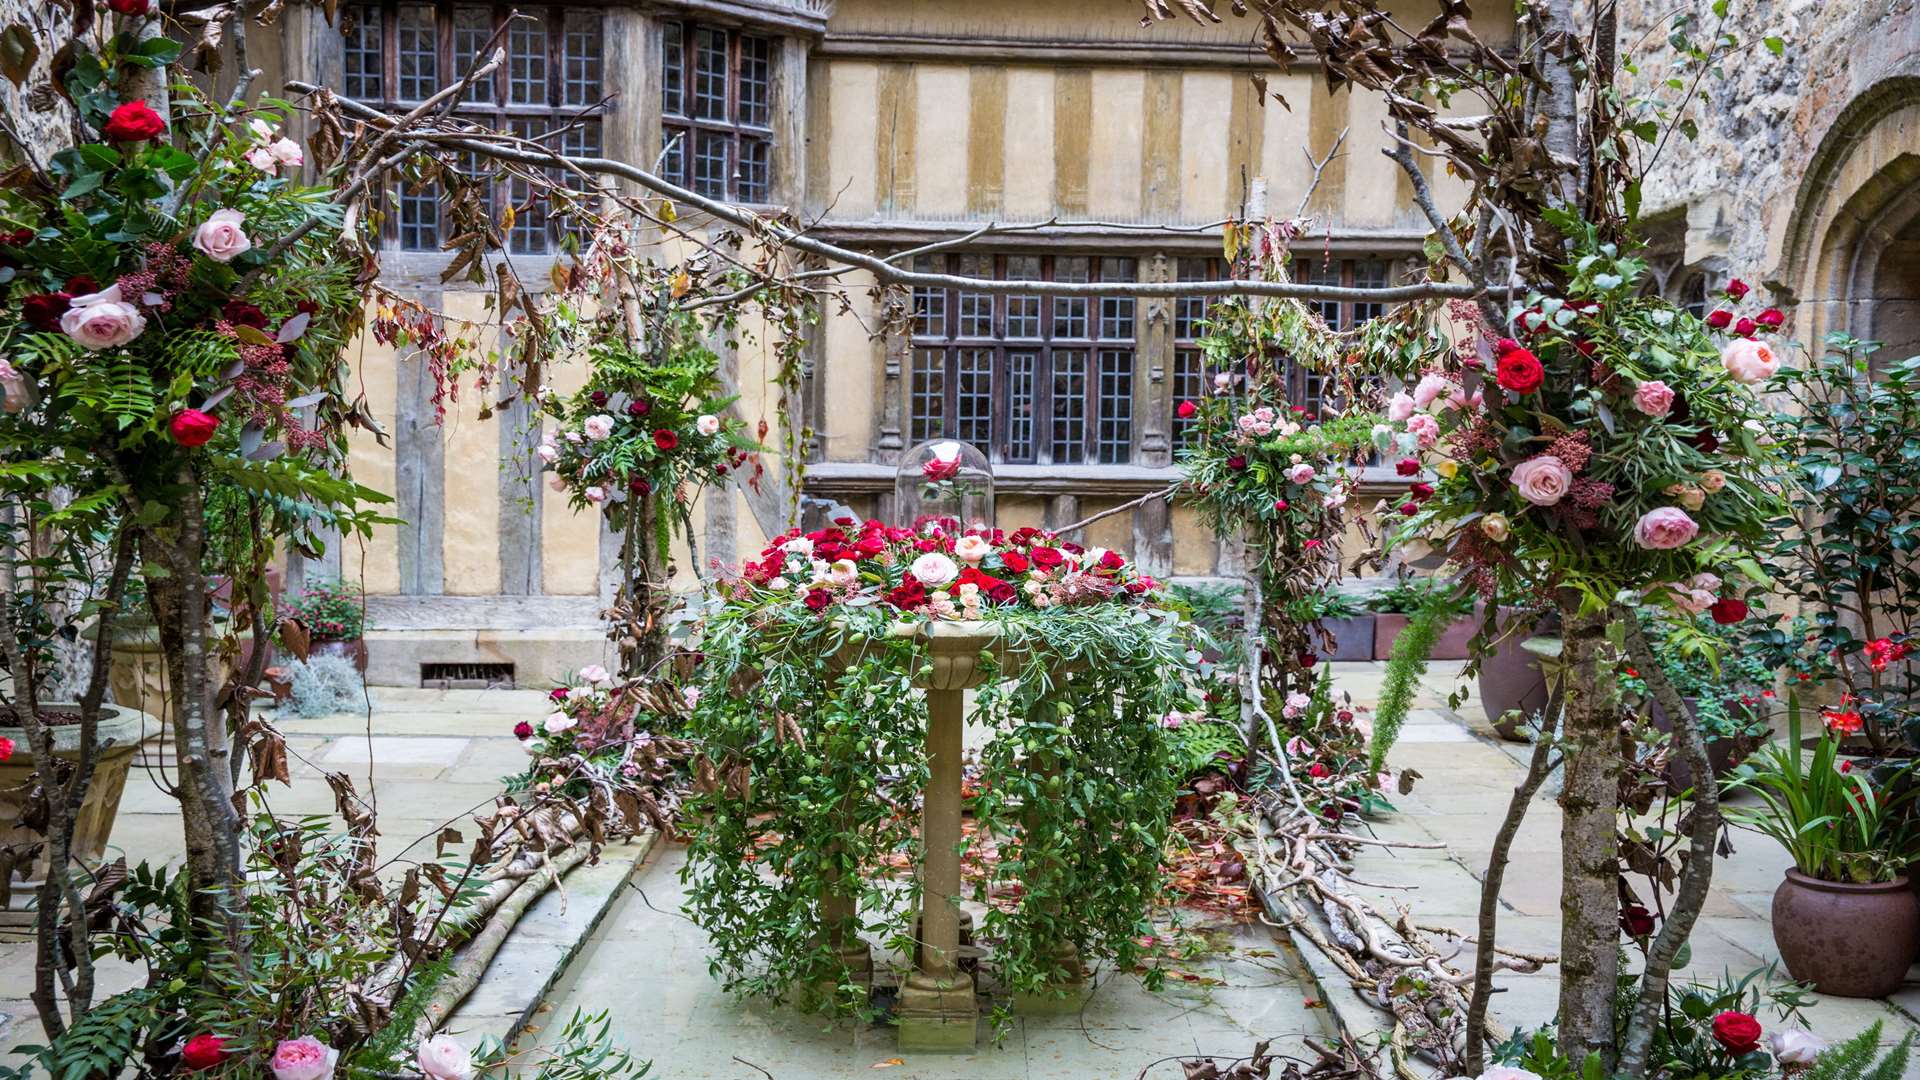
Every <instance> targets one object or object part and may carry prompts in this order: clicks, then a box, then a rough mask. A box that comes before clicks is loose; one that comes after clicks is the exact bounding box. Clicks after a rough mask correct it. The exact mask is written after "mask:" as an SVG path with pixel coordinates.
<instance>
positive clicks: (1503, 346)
mask: <svg viewBox="0 0 1920 1080" xmlns="http://www.w3.org/2000/svg"><path fill="white" fill-rule="evenodd" d="M1518 348H1520V343H1519V342H1517V341H1515V340H1513V339H1512V338H1510V337H1503V338H1501V339H1500V340H1499V341H1496V342H1494V343H1493V355H1494V356H1495V357H1501V356H1505V355H1507V354H1508V353H1510V352H1513V351H1514V350H1515V349H1518Z"/></svg>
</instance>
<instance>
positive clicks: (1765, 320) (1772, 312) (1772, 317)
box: [1753, 307, 1787, 330]
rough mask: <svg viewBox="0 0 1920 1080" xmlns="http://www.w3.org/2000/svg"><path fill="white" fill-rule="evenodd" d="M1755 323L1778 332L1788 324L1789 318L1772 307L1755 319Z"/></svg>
mask: <svg viewBox="0 0 1920 1080" xmlns="http://www.w3.org/2000/svg"><path fill="white" fill-rule="evenodd" d="M1753 321H1754V322H1757V323H1759V324H1760V325H1761V326H1764V327H1766V328H1767V329H1769V330H1778V329H1780V327H1781V326H1783V325H1785V324H1786V321H1787V316H1786V314H1785V313H1784V312H1782V311H1781V310H1780V309H1779V308H1777V307H1770V308H1768V309H1767V310H1765V311H1763V312H1761V313H1760V314H1758V315H1755V316H1754V317H1753Z"/></svg>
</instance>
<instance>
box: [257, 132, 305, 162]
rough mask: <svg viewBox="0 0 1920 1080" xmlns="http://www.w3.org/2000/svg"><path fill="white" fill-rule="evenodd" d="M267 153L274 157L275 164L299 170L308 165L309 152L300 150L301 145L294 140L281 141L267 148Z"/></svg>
mask: <svg viewBox="0 0 1920 1080" xmlns="http://www.w3.org/2000/svg"><path fill="white" fill-rule="evenodd" d="M267 153H269V154H271V155H272V156H273V160H274V161H275V163H277V164H280V165H285V166H287V167H289V168H298V167H299V166H301V165H305V164H306V163H307V152H306V151H305V150H302V149H300V144H299V143H297V142H294V141H293V140H292V139H281V140H280V141H278V142H276V143H274V144H273V145H272V146H269V147H267Z"/></svg>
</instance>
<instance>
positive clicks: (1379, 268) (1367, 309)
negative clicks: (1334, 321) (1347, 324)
mask: <svg viewBox="0 0 1920 1080" xmlns="http://www.w3.org/2000/svg"><path fill="white" fill-rule="evenodd" d="M1353 284H1354V285H1355V286H1356V287H1357V288H1362V289H1384V288H1386V287H1387V264H1386V263H1384V262H1381V261H1379V260H1378V259H1369V260H1367V261H1365V262H1360V263H1355V264H1354V267H1353ZM1386 313H1387V306H1386V305H1385V304H1358V303H1357V304H1354V305H1353V324H1354V325H1355V326H1358V325H1360V324H1361V323H1363V322H1366V321H1367V320H1368V319H1377V318H1379V317H1380V316H1382V315H1385V314H1386Z"/></svg>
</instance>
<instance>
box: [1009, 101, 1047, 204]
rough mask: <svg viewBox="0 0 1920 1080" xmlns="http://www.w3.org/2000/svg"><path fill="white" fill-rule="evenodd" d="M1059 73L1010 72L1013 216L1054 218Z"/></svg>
mask: <svg viewBox="0 0 1920 1080" xmlns="http://www.w3.org/2000/svg"><path fill="white" fill-rule="evenodd" d="M1053 138H1054V131H1053V72H1052V71H1051V70H1050V69H1047V68H1013V69H1011V70H1009V71H1008V72H1007V137H1006V154H1007V162H1006V168H1005V170H1004V172H1003V175H1004V176H1005V178H1006V208H1007V217H1008V218H1009V219H1010V220H1014V221H1040V220H1044V219H1045V218H1046V217H1047V216H1048V215H1050V214H1052V213H1053V206H1054V192H1053V186H1054V185H1053V170H1054V161H1053Z"/></svg>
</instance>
